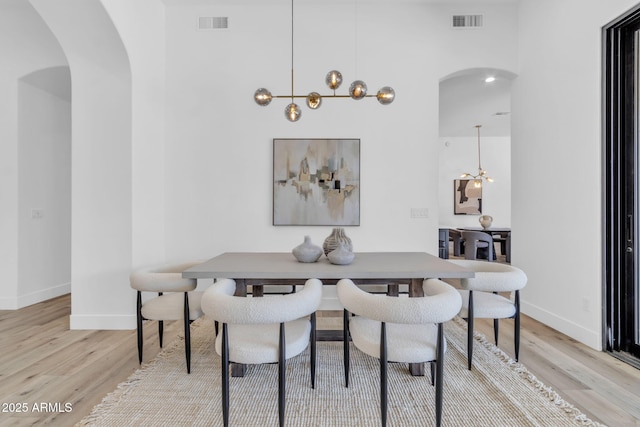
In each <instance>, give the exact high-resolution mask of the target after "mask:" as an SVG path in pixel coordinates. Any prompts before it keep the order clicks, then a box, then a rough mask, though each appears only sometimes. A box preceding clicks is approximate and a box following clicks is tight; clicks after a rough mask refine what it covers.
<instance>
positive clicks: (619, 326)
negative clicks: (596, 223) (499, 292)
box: [603, 8, 640, 366]
mask: <svg viewBox="0 0 640 427" xmlns="http://www.w3.org/2000/svg"><path fill="white" fill-rule="evenodd" d="M603 51H604V55H605V56H604V69H603V71H604V83H605V89H604V102H605V105H604V127H603V129H604V152H603V158H604V164H603V172H604V180H603V192H604V240H603V241H604V248H603V254H604V271H603V273H604V292H605V307H604V321H605V330H606V333H605V340H604V341H605V342H604V347H605V349H606V350H607V351H609V352H611V353H612V354H614V355H615V356H617V357H619V358H621V359H624V360H626V361H628V362H629V363H632V364H634V365H637V366H640V315H639V311H640V286H639V280H638V266H639V262H638V259H639V255H640V248H639V246H638V233H639V230H640V222H639V219H640V218H639V217H640V215H638V213H639V212H640V194H639V189H640V177H639V174H638V166H639V165H640V158H639V155H640V154H639V153H640V150H639V149H638V144H639V141H640V138H639V135H640V9H639V8H636V9H635V10H632V11H630V12H629V13H628V14H626V15H625V16H623V17H621V18H619V19H618V20H616V21H615V22H613V23H611V24H609V25H608V26H607V27H605V28H604V49H603Z"/></svg>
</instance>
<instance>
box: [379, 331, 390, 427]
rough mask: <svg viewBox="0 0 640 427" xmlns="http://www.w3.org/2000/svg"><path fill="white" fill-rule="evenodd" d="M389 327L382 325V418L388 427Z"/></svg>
mask: <svg viewBox="0 0 640 427" xmlns="http://www.w3.org/2000/svg"><path fill="white" fill-rule="evenodd" d="M387 397H388V396H387V325H386V323H385V322H381V323H380V417H381V420H382V427H385V426H386V425H387Z"/></svg>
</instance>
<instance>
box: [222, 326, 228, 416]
mask: <svg viewBox="0 0 640 427" xmlns="http://www.w3.org/2000/svg"><path fill="white" fill-rule="evenodd" d="M221 362H222V376H221V378H222V420H223V422H224V427H229V337H228V329H227V324H226V323H223V324H222V361H221Z"/></svg>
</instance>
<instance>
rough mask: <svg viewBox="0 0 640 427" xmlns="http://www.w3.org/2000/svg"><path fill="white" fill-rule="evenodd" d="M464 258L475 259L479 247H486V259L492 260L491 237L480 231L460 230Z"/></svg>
mask: <svg viewBox="0 0 640 427" xmlns="http://www.w3.org/2000/svg"><path fill="white" fill-rule="evenodd" d="M462 238H463V239H464V258H465V259H471V260H473V259H477V252H478V249H479V248H487V260H489V261H493V237H491V235H490V234H489V233H484V232H482V231H462Z"/></svg>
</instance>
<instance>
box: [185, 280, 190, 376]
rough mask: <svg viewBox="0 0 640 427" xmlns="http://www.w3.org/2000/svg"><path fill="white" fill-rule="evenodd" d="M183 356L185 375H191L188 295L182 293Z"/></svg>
mask: <svg viewBox="0 0 640 427" xmlns="http://www.w3.org/2000/svg"><path fill="white" fill-rule="evenodd" d="M184 356H185V359H186V360H187V374H190V373H191V321H190V320H189V293H188V292H185V293H184Z"/></svg>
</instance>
